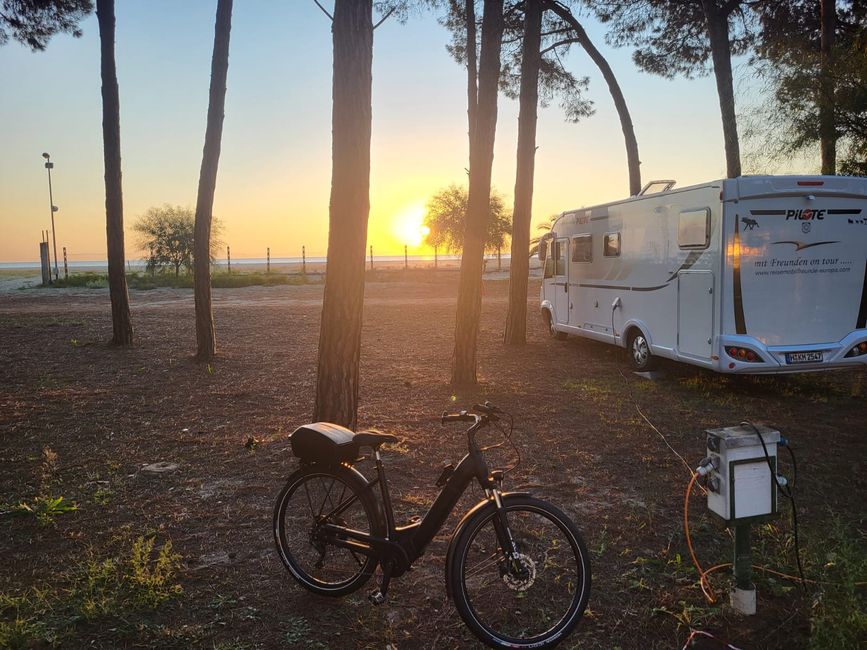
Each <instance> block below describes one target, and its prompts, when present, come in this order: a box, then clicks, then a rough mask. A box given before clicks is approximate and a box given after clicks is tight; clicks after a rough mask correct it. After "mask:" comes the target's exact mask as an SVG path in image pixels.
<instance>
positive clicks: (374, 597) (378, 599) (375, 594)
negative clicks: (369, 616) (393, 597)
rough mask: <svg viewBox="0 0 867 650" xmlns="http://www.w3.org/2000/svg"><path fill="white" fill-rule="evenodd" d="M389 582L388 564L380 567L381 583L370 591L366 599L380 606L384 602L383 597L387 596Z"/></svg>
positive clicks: (389, 567)
mask: <svg viewBox="0 0 867 650" xmlns="http://www.w3.org/2000/svg"><path fill="white" fill-rule="evenodd" d="M390 582H391V566H390V565H389V563H387V562H386V563H383V565H382V581H381V582H380V584H379V587H377V588H376V589H374V590H373V591H371V592H370V593H369V594H368V595H367V598H368V599H369V600H370V602H371V603H373V604H374V605H382V604H383V603H384V602H385V596H386V595H387V594H388V584H389V583H390Z"/></svg>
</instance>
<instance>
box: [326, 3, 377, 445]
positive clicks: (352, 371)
mask: <svg viewBox="0 0 867 650" xmlns="http://www.w3.org/2000/svg"><path fill="white" fill-rule="evenodd" d="M332 37H333V43H334V72H333V82H332V118H331V127H332V145H331V151H332V153H331V156H332V169H331V201H330V205H329V221H328V262H327V266H326V271H325V300H324V303H323V305H322V323H321V325H320V330H319V360H318V374H317V378H316V404H315V407H314V418H315V419H317V420H325V421H329V422H336V423H337V424H342V425H344V426H348V427H351V428H355V425H356V412H357V409H358V376H359V372H358V364H359V358H360V355H361V316H362V308H363V306H364V246H365V243H366V241H367V218H368V215H369V213H370V130H371V84H372V66H373V8H372V1H371V0H336V1H335V3H334V22H333V25H332Z"/></svg>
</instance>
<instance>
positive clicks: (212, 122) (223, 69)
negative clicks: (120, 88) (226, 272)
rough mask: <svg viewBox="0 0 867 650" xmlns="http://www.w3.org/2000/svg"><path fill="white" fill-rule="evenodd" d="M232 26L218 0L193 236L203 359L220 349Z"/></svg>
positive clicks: (226, 3) (225, 0)
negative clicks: (215, 236)
mask: <svg viewBox="0 0 867 650" xmlns="http://www.w3.org/2000/svg"><path fill="white" fill-rule="evenodd" d="M231 30H232V0H217V19H216V23H215V25H214V53H213V56H212V59H211V90H210V96H209V98H208V125H207V128H206V130H205V147H204V150H203V151H202V168H201V171H200V172H199V194H198V197H197V199H196V225H195V234H194V237H193V242H194V243H193V249H194V250H193V259H194V273H195V275H194V277H193V282H194V287H195V288H194V292H195V298H196V356H197V357H198V358H199V359H203V360H210V359H213V357H214V355H215V354H216V353H217V337H216V334H215V331H214V312H213V308H212V306H211V221H212V217H213V210H214V192H215V190H216V187H217V166H218V165H219V162H220V145H221V142H222V138H223V117H224V115H225V106H226V77H227V75H228V72H229V36H230V33H231Z"/></svg>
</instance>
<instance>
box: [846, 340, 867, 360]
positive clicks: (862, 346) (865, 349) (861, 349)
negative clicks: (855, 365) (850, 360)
mask: <svg viewBox="0 0 867 650" xmlns="http://www.w3.org/2000/svg"><path fill="white" fill-rule="evenodd" d="M862 354H867V341H861V342H860V343H859V344H858V345H856V346H855V347H854V348H852V349H851V350H849V352H847V353H846V356H847V357H860V356H861V355H862Z"/></svg>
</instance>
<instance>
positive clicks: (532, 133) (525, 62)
mask: <svg viewBox="0 0 867 650" xmlns="http://www.w3.org/2000/svg"><path fill="white" fill-rule="evenodd" d="M542 13H543V10H542V2H541V0H526V2H525V3H524V42H523V46H522V48H523V49H522V52H521V90H520V96H519V103H520V108H519V111H518V156H517V157H518V160H517V171H516V173H515V204H514V209H513V211H512V260H511V262H510V264H509V312H508V315H507V316H506V330H505V333H504V334H503V340H504V342H505V343H507V344H509V345H523V344H525V343H526V342H527V279H528V276H529V273H530V260H529V257H528V256H527V250H528V249H529V247H530V221H531V218H532V209H533V178H534V174H535V165H536V116H537V115H536V114H537V110H538V104H539V67H540V65H541V61H542V56H541V54H540V53H539V48H540V47H541V43H542Z"/></svg>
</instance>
